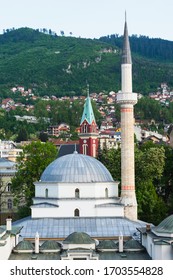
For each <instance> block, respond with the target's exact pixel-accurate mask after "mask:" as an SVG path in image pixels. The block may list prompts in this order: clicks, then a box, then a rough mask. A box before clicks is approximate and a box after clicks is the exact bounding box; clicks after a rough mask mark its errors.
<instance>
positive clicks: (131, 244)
mask: <svg viewBox="0 0 173 280" xmlns="http://www.w3.org/2000/svg"><path fill="white" fill-rule="evenodd" d="M124 250H127V251H128V250H131V251H133V250H134V251H139V250H144V247H143V246H142V245H141V244H140V243H139V242H138V241H137V240H135V239H130V240H127V241H126V242H125V244H124Z"/></svg>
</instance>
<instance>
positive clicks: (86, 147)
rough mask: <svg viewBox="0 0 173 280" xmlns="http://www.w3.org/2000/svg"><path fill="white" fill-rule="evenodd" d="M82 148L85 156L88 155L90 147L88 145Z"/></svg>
mask: <svg viewBox="0 0 173 280" xmlns="http://www.w3.org/2000/svg"><path fill="white" fill-rule="evenodd" d="M82 147H83V155H87V154H88V153H87V152H88V145H87V144H83V145H82Z"/></svg>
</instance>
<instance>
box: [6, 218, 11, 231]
mask: <svg viewBox="0 0 173 280" xmlns="http://www.w3.org/2000/svg"><path fill="white" fill-rule="evenodd" d="M11 221H12V219H11V218H7V219H6V230H7V231H11V228H12V226H11Z"/></svg>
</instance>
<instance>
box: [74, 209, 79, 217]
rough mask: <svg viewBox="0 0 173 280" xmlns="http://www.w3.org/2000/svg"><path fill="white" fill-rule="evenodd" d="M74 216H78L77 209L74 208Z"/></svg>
mask: <svg viewBox="0 0 173 280" xmlns="http://www.w3.org/2000/svg"><path fill="white" fill-rule="evenodd" d="M74 216H75V217H79V209H75V210H74Z"/></svg>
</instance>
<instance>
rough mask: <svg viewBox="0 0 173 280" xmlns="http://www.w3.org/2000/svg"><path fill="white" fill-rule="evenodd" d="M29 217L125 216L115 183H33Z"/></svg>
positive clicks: (116, 183)
mask: <svg viewBox="0 0 173 280" xmlns="http://www.w3.org/2000/svg"><path fill="white" fill-rule="evenodd" d="M33 202H34V203H33V205H32V206H31V209H32V218H42V217H49V218H52V217H75V216H80V217H97V216H102V217H105V216H109V217H112V216H117V217H123V216H124V207H123V205H121V204H119V198H118V182H95V183H55V182H54V183H51V182H50V183H48V182H37V183H35V198H34V199H33Z"/></svg>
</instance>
